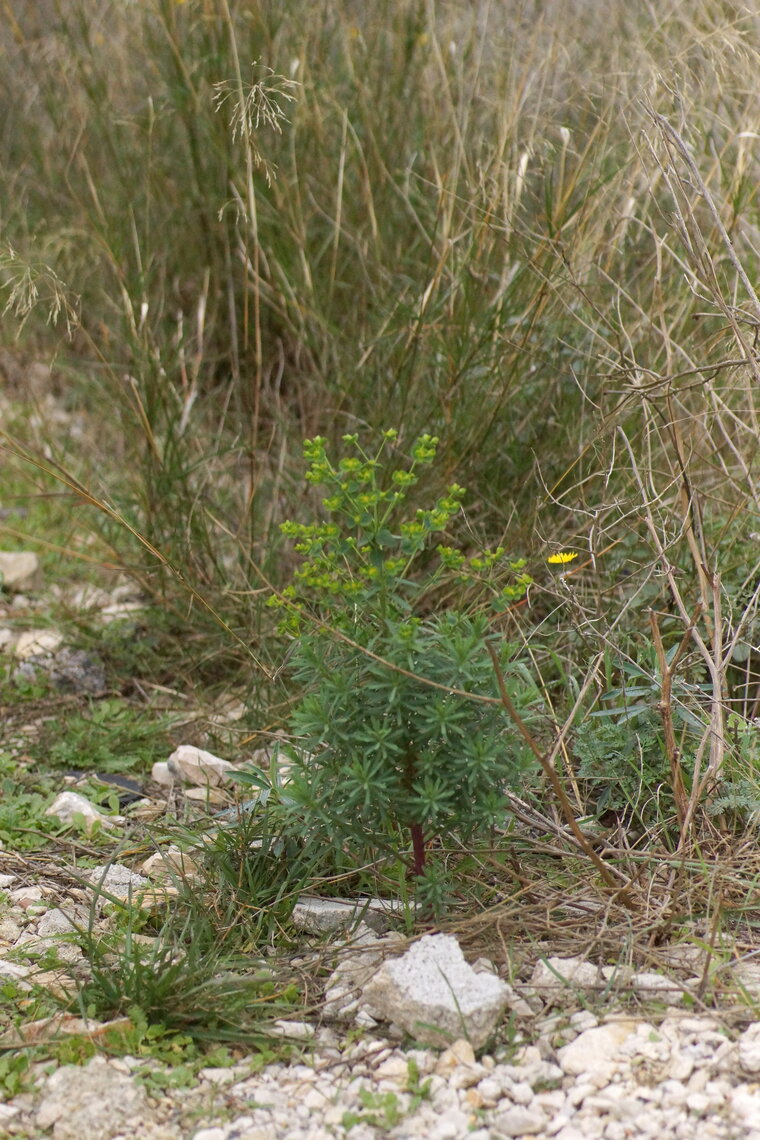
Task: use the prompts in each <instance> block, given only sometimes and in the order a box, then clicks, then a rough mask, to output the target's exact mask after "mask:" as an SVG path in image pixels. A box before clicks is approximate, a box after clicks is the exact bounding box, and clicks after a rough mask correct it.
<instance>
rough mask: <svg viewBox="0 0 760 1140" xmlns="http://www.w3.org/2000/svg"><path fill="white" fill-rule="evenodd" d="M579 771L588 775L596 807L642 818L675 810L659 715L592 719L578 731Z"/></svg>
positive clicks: (644, 820)
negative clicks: (658, 722) (659, 726)
mask: <svg viewBox="0 0 760 1140" xmlns="http://www.w3.org/2000/svg"><path fill="white" fill-rule="evenodd" d="M575 753H576V755H577V756H578V757H579V759H580V764H579V766H578V769H577V775H578V777H579V778H580V779H582V780H587V781H588V785H589V791H590V793H591V795H592V796H593V797H594V801H595V805H596V809H597V811H599V812H600V813H601V812H606V811H612V812H617V813H620V814H621V815H623V816H626V817H628V818H634V819H636V820H637V821H638V822H644V823H646V822H651V820H652V819H653V818H655V817H657V816H659V815H661V814H662V813H663V812H664V813H665V814H666V815H670V814H672V813H673V810H674V806H673V796H672V792H671V789H670V769H669V765H668V758H667V756H666V754H665V748H664V745H663V743H662V739H661V733H660V732H659V731H658V724H657V714H656V713H655V712H654V711H650V712H649V713H647V714H642V715H640V716H639V717H637V718H636V720H635V722H634V723H631V722H630V721H612V720H606V719H605V720H588V721H586V723H585V724H583V725H581V726H580V727H579V728H578V730H577V732H576V736H575Z"/></svg>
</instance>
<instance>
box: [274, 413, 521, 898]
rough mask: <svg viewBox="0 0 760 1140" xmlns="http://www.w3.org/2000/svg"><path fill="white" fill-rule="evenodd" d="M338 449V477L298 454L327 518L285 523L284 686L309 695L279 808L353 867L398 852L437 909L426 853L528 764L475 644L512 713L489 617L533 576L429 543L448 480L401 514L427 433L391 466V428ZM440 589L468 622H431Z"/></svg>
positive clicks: (489, 822) (307, 449)
mask: <svg viewBox="0 0 760 1140" xmlns="http://www.w3.org/2000/svg"><path fill="white" fill-rule="evenodd" d="M343 438H344V442H345V443H346V444H347V445H348V446H349V447H350V448H351V451H352V454H350V455H348V456H346V457H344V458H342V459H341V460H340V461H339V462H338V464H337V466H336V465H335V464H333V462H332V461H331V460H330V458H329V457H328V455H327V452H326V449H325V441H324V440H323V439H321V438H317V439H313V440H307V441H306V443H305V445H304V455H305V457H306V459H307V460H308V461H309V469H308V473H307V476H306V478H307V480H308V481H309V482H310V483H312V484H314V485H315V486H318V487H320V488H322V489H323V490H324V491H325V492H326V494H325V495H324V497H323V499H322V505H323V507H324V510H325V512H326V514H327V520H326V521H322V522H317V523H312V524H300V523H296V522H286V523H284V524H283V526H282V530H283V532H284V533H285V534H286V535H287V536H290V537H292V538H294V539H295V540H296V546H295V549H296V551H297V552H298V553H299V554H300V555H302V562H301V564H300V566H299V567H298V568H297V570H296V572H295V575H294V581H293V583H292V584H291V585H290V586H288V587H287V589H286V590H285V591H284V592H283V594H282V595H281V596H279V597H278V598H276V599H273V602H272V604H274V605H278V606H280V607H281V608H282V610H283V621H282V625H281V628H282V630H283V631H284V632H286V633H288V634H290V635H291V636H292V637H293V638H294V639H295V653H294V664H293V674H294V678H295V680H296V681H297V682H298V683H299V684H301V685H302V686H303V689H304V696H303V698H302V699H301V701H300V704H299V705H298V707H297V708H296V711H295V713H294V715H293V718H292V728H293V731H294V733H295V735H296V737H297V739H298V748H297V749H294V750H293V755H292V760H293V767H292V770H291V774H290V776H291V779H290V782H289V784H288V787H287V793H288V796H287V800H288V807H287V810H288V811H290V812H291V813H292V816H293V818H294V819H295V818H297V819H298V821H299V823H300V825H303V824H304V823H306V824H307V825H308V826H309V827H310V828H311V829H312V831H313V830H314V829H317V830H318V831H321V832H322V833H323V834H324V836H325V838H326V839H327V840H329V841H330V842H331V843H332V844H333V845H335V847H336V848H338V849H339V850H341V851H346V852H348V853H349V854H350V856H351V857H352V858H353V859H355V860H356V859H358V860H359V861H360V862H361V863H367V862H372V861H374V860H376V859H377V858H378V856H383V855H391V856H393V857H394V858H396V859H398V857H399V856H401V857H402V858H404V861H405V862H406V865H407V867H408V868H409V869H410V870H411V872H412V873H413V875H414V878H415V884H416V889H417V894H418V897H420V896H424V902H425V904H426V905H428V906H430V907H432V908H433V909H438V908H440V906H441V905H442V901H443V897H444V894H445V882H444V877H443V876H442V874H441V872H440V869H439V867H437V866H436V865H435V863H433V864H431V862H430V860H429V859H428V851H427V847H428V844H429V842H430V841H431V840H433V839H434V838H436V837H439V838H441V839H447V838H448V839H454V838H456V839H457V840H459V841H460V842H462V843H467V842H469V841H471V840H472V839H473V838H475V837H477V836H480V837H482V836H483V835H484V834H486V833H487V831H488V829H490V828H491V827H492V826H493V824H494V823H495V822H497V821H498V820H499V819H501V818H503V816H504V810H505V809H504V795H503V790H504V787H505V785H507V784H509V783H513V782H514V781H515V779H516V778H517V775H518V773H519V771H520V769H521V767H522V766H523V760H524V752H523V750H522V748H521V745H520V744H519V743H518V742H517V740H516V739H515V738H514V734H513V732H512V728H511V725H510V724H509V722H508V721H507V719H506V718H505V716H504V713H503V709H502V706H501V704H500V701H499V697H498V689H497V682H496V678H495V676H494V669H493V662H492V660H491V657H490V655H489V651H488V648H487V645H486V640H487V639H488V638H492V640H493V644H494V646H495V647H496V649H497V652H498V655H499V660H500V662H501V663H502V666H503V670H504V675H505V677H506V679H507V684H508V686H510V688H511V689H512V690H513V699H514V700H515V701H516V703H518V704H520V705H522V706H523V707H524V706H525V705H526V704H528V703H530V702H531V701H534V700H535V699H536V697H537V694H536V690H535V688H534V686H533V685H532V683H531V682H530V679H529V675H528V674H527V670H524V668H523V669H521V667H520V665H519V663H518V662H513V661H512V658H513V656H514V648H513V647H512V646H511V645H508V644H506V643H505V642H504V640H503V638H501V637H500V636H499V635H497V634H495V633H494V632H492V627H491V621H492V618H493V612H492V613H491V615H490V617H489V613H488V610H489V608H490V609H491V610H492V611H493V610H496V611H503V610H505V609H506V608H507V607H508V606H509V605H510V604H512V603H513V602H514V601H515V600H516V599H518V598H520V597H522V595H523V594H524V593H525V590H526V589H527V586H528V584H529V582H530V579H529V578H528V576H527V575H526V574H525V572H524V563H523V562H521V561H514V560H512V561H510V560H509V559H508V557H507V555H506V552H505V550H504V549H503V548H502V547H498V548H496V549H489V550H482V551H480V552H479V553H478V554H477V555H475V556H473V557H467V556H465V554H464V553H462V552H461V551H460V550H458V549H456V548H455V547H454V546H452V545H447V544H444V543H443V542H441V541H439V539H440V538H441V537H442V536H443V535H444V533H445V531H446V530H447V528H448V527H449V524H450V523H451V522H452V520H453V518H454V516H455V515H457V513H458V512H459V511H460V507H461V501H462V497H463V495H464V490H463V488H462V487H460V486H458V485H457V484H452V485H451V486H449V487H448V489H447V491H446V493H445V494H444V495H442V496H441V497H440V498H439V499H438V500H437V501H436V502H435V504H434V505H433V507H432V508H430V509H427V510H423V509H418V510H410V509H409V508H408V507H405V504H406V500H407V495H408V492H409V490H410V488H412V487H413V486H414V485H415V484H416V483H417V482H418V479H419V475H420V470H421V468H424V467H426V466H428V465H429V464H431V463H432V462H433V460H434V459H435V454H436V446H437V443H438V440H437V439H436V438H435V437H432V436H429V435H423V436H420V437H419V438H418V439H417V440H416V441H415V443H414V444H413V446H412V448H411V455H410V456H409V457H408V458H407V460H406V461H403V459H402V457H399V458H398V460H396V461H395V462H394V459H393V453H394V451H395V444H396V433H395V432H393V431H387V432H385V433H384V436H383V438H382V442H381V444H380V446H379V448H378V450H377V451H376V453H375V454H373V455H368V454H367V453H366V452H365V451H364V450H363V449H362V447H361V446H360V444H359V440H358V437H357V436H356V435H348V436H344V437H343ZM443 587H446V588H447V591H448V593H450V592H451V589H452V588H453V587H456V588H458V589H459V591H460V596H464V597H465V598H466V599H467V605H466V609H465V610H464V611H462V610H458V609H449V610H447V611H445V612H442V613H438V614H436V613H434V614H433V616H430V614H429V611H430V610H431V609H433V610H434V609H435V600H436V598H439V597H440V596H441V595H442V588H443ZM410 841H411V859H409V858H408V857H407V856H408V852H409V846H410Z"/></svg>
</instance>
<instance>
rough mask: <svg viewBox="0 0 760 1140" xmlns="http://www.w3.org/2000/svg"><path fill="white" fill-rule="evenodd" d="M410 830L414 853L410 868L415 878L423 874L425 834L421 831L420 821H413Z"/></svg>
mask: <svg viewBox="0 0 760 1140" xmlns="http://www.w3.org/2000/svg"><path fill="white" fill-rule="evenodd" d="M410 830H411V832H412V851H413V853H414V862H413V864H412V870H413V872H414V875H415V878H421V877H422V875H424V874H425V835H424V833H423V831H422V824H421V823H413V824H412V825H411V829H410Z"/></svg>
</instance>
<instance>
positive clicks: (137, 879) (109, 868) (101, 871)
mask: <svg viewBox="0 0 760 1140" xmlns="http://www.w3.org/2000/svg"><path fill="white" fill-rule="evenodd" d="M87 878H88V880H89V881H90V883H91V884H92V886H93V887H94V888H95V890H96V891H97V892H103V894H102V896H101V898H100V902H101V903H106V902H108V901H109V900H108V899H107V898H106V897H105V896H106V895H113V896H114V898H117V899H121V900H124V901H128V900H131V899H133V898H135V897H136V896H137V895H139V894H140V893H142V891H144V890H146V889H147V888H149V887H150V885H151V884H150V881H149V880H148V879H146V878H145V877H144V876H143V875H138V874H137V872H136V871H131V870H130V869H129V867H125V866H124V865H123V864H122V863H111V864H108V863H106V864H104V865H103V866H101V867H93V869H92V870H91V871H90V873H89V875H88V876H87Z"/></svg>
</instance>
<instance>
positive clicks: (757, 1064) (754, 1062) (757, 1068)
mask: <svg viewBox="0 0 760 1140" xmlns="http://www.w3.org/2000/svg"><path fill="white" fill-rule="evenodd" d="M738 1047H739V1063H740V1065H741V1067H742V1069H744V1071H745V1073H760V1022H758V1021H755V1022H753V1024H752V1025H750V1026H748V1027H747V1029H745V1030H744V1032H743V1033H742V1035H741V1037H740V1038H739V1041H738Z"/></svg>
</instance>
